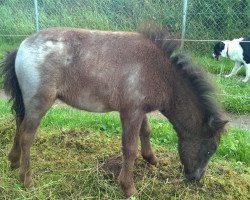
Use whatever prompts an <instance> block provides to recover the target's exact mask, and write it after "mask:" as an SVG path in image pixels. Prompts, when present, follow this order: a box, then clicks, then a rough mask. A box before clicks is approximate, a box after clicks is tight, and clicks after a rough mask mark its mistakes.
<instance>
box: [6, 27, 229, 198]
mask: <svg viewBox="0 0 250 200" xmlns="http://www.w3.org/2000/svg"><path fill="white" fill-rule="evenodd" d="M150 27H151V26H148V27H147V26H146V28H144V29H141V30H140V31H138V32H109V31H98V30H85V29H75V28H50V29H45V30H42V31H40V32H38V33H35V34H33V35H31V36H30V37H28V38H27V39H25V40H24V41H23V42H22V43H21V45H20V47H19V49H16V50H13V51H12V52H10V53H9V54H8V55H7V56H6V58H5V60H4V61H3V62H2V68H3V75H4V89H5V92H6V93H7V94H9V95H10V97H11V100H12V101H13V106H12V109H13V110H14V111H15V116H16V134H15V138H14V142H13V147H12V149H11V151H10V153H9V156H8V158H9V161H10V164H11V168H19V167H20V180H21V181H22V182H23V183H24V186H26V187H31V186H33V181H32V177H31V175H32V172H31V167H30V148H31V145H32V142H33V140H34V137H35V132H36V130H37V128H38V126H39V123H40V121H41V118H42V117H43V116H44V115H45V113H46V111H47V110H48V109H49V108H50V107H51V106H52V105H53V103H54V102H55V100H56V99H60V100H62V101H63V102H65V103H67V104H68V105H71V106H73V107H75V108H78V109H82V110H86V111H91V112H108V111H118V112H119V113H120V119H121V123H122V130H123V134H122V152H123V164H122V169H121V172H120V175H119V184H120V186H121V188H122V190H123V192H124V194H125V196H126V197H129V196H131V195H133V194H136V193H137V190H136V188H135V184H134V180H133V167H134V162H135V159H136V157H137V148H138V140H139V138H140V140H141V154H142V157H143V158H144V159H145V160H146V161H147V162H149V163H150V164H152V165H156V164H157V158H156V156H155V154H154V153H153V151H152V148H151V144H150V140H149V138H150V131H149V125H148V120H147V117H146V114H147V113H149V112H151V111H155V110H159V111H160V112H161V113H162V114H163V115H164V116H166V117H167V118H168V119H169V121H170V122H171V123H172V124H173V127H174V129H175V130H176V132H177V135H178V149H179V155H180V159H181V162H182V164H183V165H184V171H185V175H186V178H187V179H188V180H200V179H201V178H202V177H203V176H204V172H205V170H206V166H207V163H208V161H209V159H210V157H211V156H212V155H213V154H214V152H215V151H216V149H217V146H218V144H219V141H220V137H221V134H222V131H223V129H224V126H225V124H226V123H227V121H226V120H224V119H223V116H224V115H223V112H222V110H221V108H220V105H219V104H218V102H217V101H216V100H215V99H214V97H213V92H214V91H213V87H212V86H211V84H210V83H209V81H208V80H207V78H206V76H205V74H204V73H203V72H202V71H201V70H200V69H199V68H198V67H196V66H195V65H194V64H192V63H191V62H190V61H189V60H188V59H187V58H186V57H185V56H184V55H182V54H176V55H174V56H173V55H172V53H173V51H174V50H175V49H176V48H177V47H178V45H177V43H176V42H175V41H174V40H165V39H166V37H168V35H166V34H165V32H164V31H162V29H159V30H157V29H156V28H150Z"/></svg>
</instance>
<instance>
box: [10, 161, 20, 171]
mask: <svg viewBox="0 0 250 200" xmlns="http://www.w3.org/2000/svg"><path fill="white" fill-rule="evenodd" d="M19 167H20V162H19V161H16V162H10V169H12V170H14V169H18V168H19Z"/></svg>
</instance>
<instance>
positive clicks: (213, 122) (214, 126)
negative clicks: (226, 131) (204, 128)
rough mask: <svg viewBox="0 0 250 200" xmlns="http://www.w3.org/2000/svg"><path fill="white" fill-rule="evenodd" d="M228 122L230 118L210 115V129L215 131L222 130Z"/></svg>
mask: <svg viewBox="0 0 250 200" xmlns="http://www.w3.org/2000/svg"><path fill="white" fill-rule="evenodd" d="M226 123H228V120H223V119H219V118H215V117H213V116H210V118H209V119H208V127H209V129H210V130H211V131H215V132H216V131H218V130H222V129H223V128H224V127H225V125H226Z"/></svg>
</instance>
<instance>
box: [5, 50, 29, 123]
mask: <svg viewBox="0 0 250 200" xmlns="http://www.w3.org/2000/svg"><path fill="white" fill-rule="evenodd" d="M17 51H18V49H14V50H13V51H11V52H9V53H8V54H7V55H6V57H5V59H4V60H3V62H2V63H0V66H1V70H2V74H3V88H4V91H5V93H6V94H7V95H9V96H10V101H12V102H13V104H12V108H11V109H12V112H13V111H14V112H15V115H16V119H17V120H21V121H22V120H23V118H24V114H25V109H24V103H23V97H22V92H21V89H20V86H19V83H18V80H17V76H16V72H15V60H16V55H17Z"/></svg>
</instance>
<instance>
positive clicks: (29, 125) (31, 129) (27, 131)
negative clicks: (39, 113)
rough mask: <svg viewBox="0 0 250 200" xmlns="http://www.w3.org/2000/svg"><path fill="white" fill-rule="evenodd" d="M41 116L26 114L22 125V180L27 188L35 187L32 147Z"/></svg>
mask: <svg viewBox="0 0 250 200" xmlns="http://www.w3.org/2000/svg"><path fill="white" fill-rule="evenodd" d="M39 122H40V118H37V117H36V116H25V118H24V120H23V122H22V124H21V126H20V132H19V134H20V146H21V164H20V181H21V182H23V184H24V186H25V187H27V188H30V187H33V181H32V171H31V169H30V148H31V145H32V143H33V140H34V138H35V132H36V129H37V127H38V125H39Z"/></svg>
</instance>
